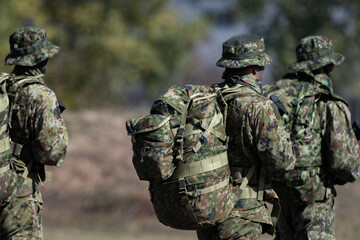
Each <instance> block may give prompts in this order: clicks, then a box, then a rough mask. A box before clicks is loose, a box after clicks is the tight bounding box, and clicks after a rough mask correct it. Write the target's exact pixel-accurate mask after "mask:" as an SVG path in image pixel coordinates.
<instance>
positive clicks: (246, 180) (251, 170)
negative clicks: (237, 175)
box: [239, 163, 257, 192]
mask: <svg viewBox="0 0 360 240" xmlns="http://www.w3.org/2000/svg"><path fill="white" fill-rule="evenodd" d="M256 166H257V163H254V164H253V165H252V166H251V168H250V170H249V172H248V173H247V174H246V176H245V177H244V179H243V180H242V183H241V185H240V187H239V189H240V190H241V191H242V192H243V191H244V190H245V188H246V186H247V185H248V183H249V180H250V178H251V177H252V175H253V174H254V172H255V169H256Z"/></svg>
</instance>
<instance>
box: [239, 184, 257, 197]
mask: <svg viewBox="0 0 360 240" xmlns="http://www.w3.org/2000/svg"><path fill="white" fill-rule="evenodd" d="M257 197H258V190H257V189H256V188H255V189H254V188H252V187H250V186H246V187H245V188H244V190H243V191H242V192H241V199H250V198H257Z"/></svg>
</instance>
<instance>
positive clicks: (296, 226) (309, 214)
mask: <svg viewBox="0 0 360 240" xmlns="http://www.w3.org/2000/svg"><path fill="white" fill-rule="evenodd" d="M273 185H274V188H276V190H277V193H278V194H279V195H280V196H281V200H282V202H281V215H280V218H279V221H278V226H277V229H278V231H277V233H276V236H277V238H276V239H278V240H280V239H286V240H287V239H299V240H308V239H310V240H319V239H321V240H333V239H335V231H334V230H335V204H334V198H333V197H330V198H328V199H326V200H325V201H317V202H312V203H310V204H306V203H304V202H303V201H301V200H300V199H299V197H298V194H297V192H296V191H294V189H293V188H290V187H287V186H286V185H284V184H278V183H276V182H273ZM290 223H291V224H290Z"/></svg>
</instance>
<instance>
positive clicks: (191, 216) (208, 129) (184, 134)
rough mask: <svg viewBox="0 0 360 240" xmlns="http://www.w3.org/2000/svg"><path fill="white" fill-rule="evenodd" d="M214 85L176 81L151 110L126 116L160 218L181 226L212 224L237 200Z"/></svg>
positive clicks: (136, 159) (142, 175) (138, 165)
mask: <svg viewBox="0 0 360 240" xmlns="http://www.w3.org/2000/svg"><path fill="white" fill-rule="evenodd" d="M216 97H217V94H216V92H215V91H214V89H213V88H211V87H209V86H204V85H178V86H173V87H171V88H170V89H169V90H168V91H167V92H166V93H165V94H164V95H162V96H161V97H160V98H159V99H158V100H157V101H155V103H154V104H153V106H152V108H151V114H150V115H147V116H143V117H138V118H134V119H131V120H128V121H127V125H126V126H127V131H128V134H129V135H131V136H132V143H133V152H134V155H133V164H134V167H135V169H136V171H137V174H138V176H139V178H140V179H141V180H147V181H150V187H149V190H150V194H151V200H152V203H153V207H154V210H155V213H156V215H157V217H158V219H159V221H160V222H161V223H163V224H164V225H167V226H170V227H173V228H177V229H188V230H190V229H198V228H201V227H206V226H213V225H214V224H216V223H218V222H220V221H222V220H223V219H225V218H226V217H227V215H228V214H229V212H230V210H231V209H232V207H233V205H234V202H233V196H232V191H231V188H232V185H231V184H230V183H231V182H230V168H229V165H228V160H227V153H226V150H227V137H226V134H225V120H224V117H223V114H222V112H221V110H220V107H219V105H218V102H217V99H216Z"/></svg>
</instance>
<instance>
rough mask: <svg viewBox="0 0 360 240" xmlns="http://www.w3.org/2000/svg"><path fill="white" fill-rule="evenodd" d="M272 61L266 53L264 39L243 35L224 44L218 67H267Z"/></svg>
mask: <svg viewBox="0 0 360 240" xmlns="http://www.w3.org/2000/svg"><path fill="white" fill-rule="evenodd" d="M271 61H272V59H271V57H270V56H269V55H267V54H266V53H265V43H264V38H262V37H258V36H253V35H249V34H241V35H237V36H234V37H232V38H230V39H228V40H227V41H226V42H224V43H223V51H222V57H221V58H220V59H219V60H218V61H217V63H216V66H218V67H223V68H243V67H247V66H251V65H256V66H266V65H269V64H270V63H271Z"/></svg>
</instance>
